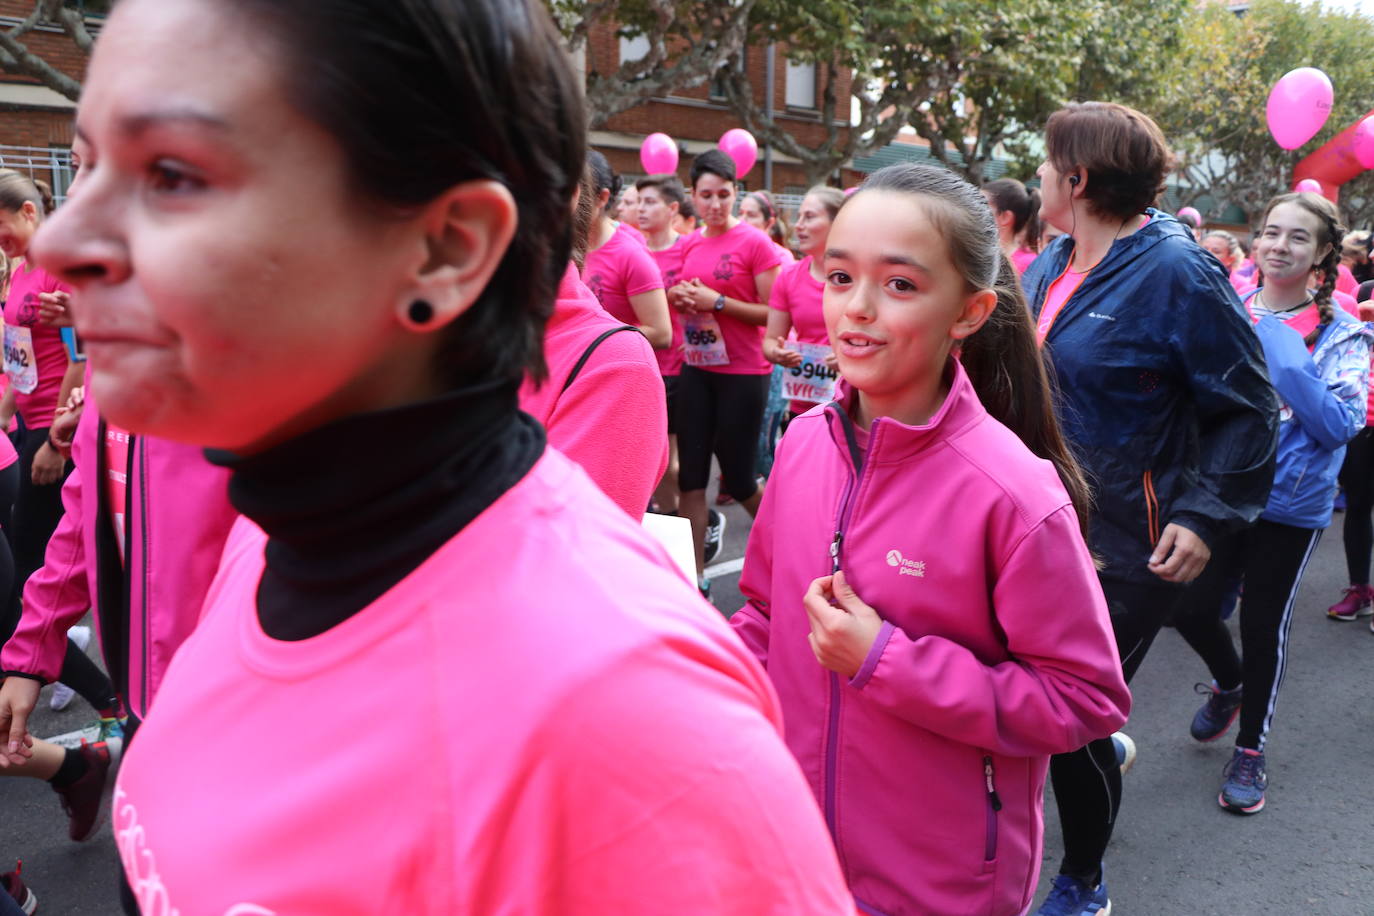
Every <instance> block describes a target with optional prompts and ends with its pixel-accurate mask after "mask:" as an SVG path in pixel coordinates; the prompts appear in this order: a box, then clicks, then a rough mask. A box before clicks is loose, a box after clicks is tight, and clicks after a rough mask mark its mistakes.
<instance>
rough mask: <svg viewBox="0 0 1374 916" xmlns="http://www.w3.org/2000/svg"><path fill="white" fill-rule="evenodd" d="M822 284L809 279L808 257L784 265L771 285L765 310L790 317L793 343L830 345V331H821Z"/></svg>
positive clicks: (822, 323) (822, 318) (823, 291)
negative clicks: (796, 341) (771, 290)
mask: <svg viewBox="0 0 1374 916" xmlns="http://www.w3.org/2000/svg"><path fill="white" fill-rule="evenodd" d="M824 293H825V284H824V283H822V282H821V281H820V280H817V279H816V278H815V277H813V276H811V256H810V255H807V256H806V257H804V258H802V259H801V260H800V261H797V262H796V263H793V264H786V265H784V266H783V268H782V271H781V272H780V273H779V274H778V279H777V281H776V282H774V283H773V293H772V295H770V296H769V297H768V307H769V308H774V309H777V310H778V311H780V312H786V313H787V314H789V315H791V316H792V327H793V329H795V330H796V332H797V340H799V341H801V342H802V343H809V344H825V345H826V346H829V345H830V332H829V331H827V330H826V329H825V314H824V312H823V311H822V303H821V300H822V297H823V295H824Z"/></svg>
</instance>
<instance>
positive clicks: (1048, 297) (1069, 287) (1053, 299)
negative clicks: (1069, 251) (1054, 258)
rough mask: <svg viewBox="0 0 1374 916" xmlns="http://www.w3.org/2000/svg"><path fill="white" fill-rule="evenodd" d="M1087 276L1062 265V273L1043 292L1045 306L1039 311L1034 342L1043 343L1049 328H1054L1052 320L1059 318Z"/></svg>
mask: <svg viewBox="0 0 1374 916" xmlns="http://www.w3.org/2000/svg"><path fill="white" fill-rule="evenodd" d="M1069 263H1072V261H1070V262H1069ZM1087 276H1088V274H1087V271H1084V272H1083V273H1081V274H1080V273H1077V272H1075V271H1072V270H1070V269H1069V264H1065V265H1064V272H1063V273H1061V274H1060V275H1059V276H1058V277H1057V278H1056V279H1055V281H1054V282H1053V283H1051V284H1050V288H1049V289H1048V290H1046V291H1045V304H1044V306H1042V307H1041V309H1040V321H1039V323H1037V325H1036V327H1035V339H1036V341H1038V342H1039V343H1042V344H1043V343H1044V342H1045V338H1046V337H1047V336H1049V333H1050V328H1051V327H1053V326H1054V320H1055V319H1056V318H1058V317H1059V313H1060V311H1062V310H1063V308H1064V306H1065V305H1066V304H1067V303H1068V301H1069V299H1071V298H1072V297H1073V294H1074V293H1076V292H1078V287H1080V286H1082V285H1083V280H1084V279H1085V278H1086V277H1087Z"/></svg>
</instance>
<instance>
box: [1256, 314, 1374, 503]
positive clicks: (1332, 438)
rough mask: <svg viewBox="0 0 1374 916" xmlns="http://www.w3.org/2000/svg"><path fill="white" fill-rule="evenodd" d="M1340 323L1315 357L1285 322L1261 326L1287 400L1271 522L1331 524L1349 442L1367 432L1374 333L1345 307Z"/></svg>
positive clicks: (1322, 339)
mask: <svg viewBox="0 0 1374 916" xmlns="http://www.w3.org/2000/svg"><path fill="white" fill-rule="evenodd" d="M1255 292H1258V290H1256V291H1255ZM1254 295H1255V293H1250V294H1249V296H1247V297H1246V299H1247V301H1248V300H1249V299H1250V298H1251V297H1253V296H1254ZM1333 318H1334V320H1333V321H1331V322H1330V323H1329V324H1327V325H1325V326H1324V327H1323V328H1322V329H1321V335H1320V336H1319V337H1318V338H1317V343H1316V346H1315V347H1314V348H1313V349H1312V352H1311V353H1309V352H1308V350H1307V344H1305V343H1303V339H1302V337H1301V336H1299V335H1298V332H1297V331H1295V330H1293V329H1292V328H1288V327H1285V326H1284V324H1283V322H1282V321H1280V320H1279V319H1277V318H1274V317H1273V316H1270V315H1266V316H1265V317H1263V318H1261V319H1260V320H1259V322H1258V323H1257V324H1256V325H1255V333H1256V334H1258V335H1259V339H1260V343H1261V344H1262V345H1263V347H1264V358H1265V361H1266V362H1268V364H1269V377H1270V378H1271V379H1272V380H1273V382H1274V388H1275V389H1276V390H1277V391H1278V395H1279V398H1280V400H1281V401H1282V402H1283V407H1282V408H1281V409H1280V411H1279V451H1278V468H1277V470H1275V472H1274V489H1273V491H1272V492H1270V494H1269V504H1268V505H1267V506H1266V507H1265V509H1264V513H1263V516H1262V517H1263V518H1266V519H1268V520H1269V521H1271V522H1278V523H1280V524H1283V525H1293V526H1294V527H1297V528H1325V527H1326V526H1327V525H1329V524H1331V504H1332V502H1333V500H1334V499H1335V497H1336V475H1337V474H1338V473H1339V472H1340V469H1341V462H1343V461H1344V460H1345V445H1346V443H1347V442H1349V441H1350V440H1351V439H1353V438H1355V434H1356V433H1358V432H1359V431H1360V430H1361V429H1363V428H1364V421H1365V408H1366V399H1367V398H1368V394H1369V349H1370V343H1369V342H1370V338H1371V334H1370V331H1369V329H1368V328H1366V327H1365V326H1364V324H1362V323H1361V322H1360V321H1359V320H1357V319H1356V318H1355V317H1354V316H1352V315H1351V314H1350V313H1349V312H1347V311H1346V310H1345V309H1343V308H1340V307H1339V306H1337V307H1336V308H1335V309H1334V311H1333Z"/></svg>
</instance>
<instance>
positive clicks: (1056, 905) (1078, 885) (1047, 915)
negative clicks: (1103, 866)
mask: <svg viewBox="0 0 1374 916" xmlns="http://www.w3.org/2000/svg"><path fill="white" fill-rule="evenodd" d="M1111 913H1112V901H1111V899H1110V898H1108V896H1107V875H1106V873H1105V872H1103V874H1102V878H1101V880H1100V881H1099V882H1098V884H1097V886H1096V887H1089V886H1088V885H1087V884H1086V883H1085V882H1083V881H1080V880H1078V879H1077V878H1075V877H1073V876H1072V875H1059V876H1058V877H1057V878H1055V879H1054V886H1053V887H1051V888H1050V895H1049V896H1048V897H1046V898H1045V902H1044V903H1042V904H1040V909H1038V910H1036V911H1035V916H1111Z"/></svg>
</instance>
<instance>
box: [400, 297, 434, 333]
mask: <svg viewBox="0 0 1374 916" xmlns="http://www.w3.org/2000/svg"><path fill="white" fill-rule="evenodd" d="M406 316H407V317H409V318H410V321H411V323H412V324H414V325H416V326H417V327H418V326H423V325H426V324H429V323H430V322H431V321H433V320H434V306H432V305H430V304H429V303H428V302H426V301H425V300H423V299H416V300H415V301H414V302H412V303H410V308H408V309H407V310H406Z"/></svg>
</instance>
